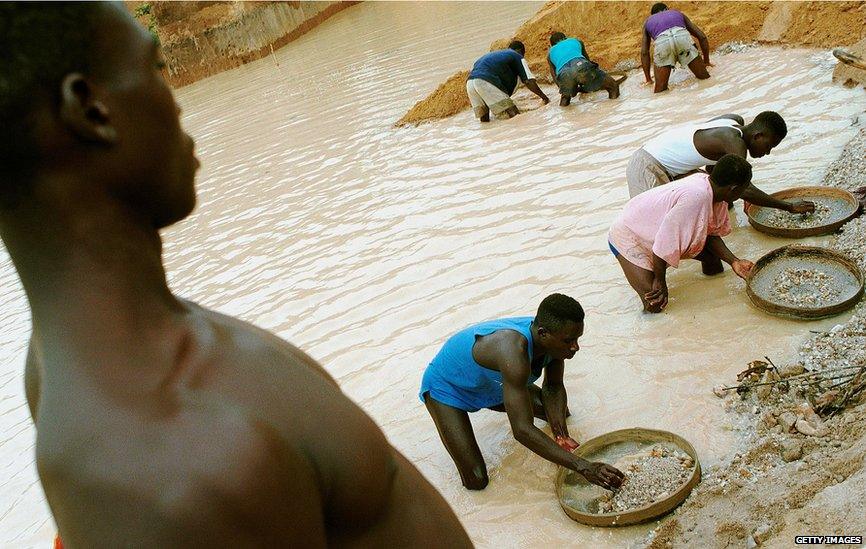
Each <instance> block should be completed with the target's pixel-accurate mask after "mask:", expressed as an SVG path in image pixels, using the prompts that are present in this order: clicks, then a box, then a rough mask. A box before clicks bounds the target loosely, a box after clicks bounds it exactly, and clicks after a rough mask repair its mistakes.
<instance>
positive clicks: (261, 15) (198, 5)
mask: <svg viewBox="0 0 866 549" xmlns="http://www.w3.org/2000/svg"><path fill="white" fill-rule="evenodd" d="M357 3H358V2H357V1H344V2H315V1H300V2H297V1H296V2H213V1H208V2H127V6H128V7H129V9H130V11H132V12H133V13H134V14H135V15H136V16H137V18H138V19H139V20H140V21H141V22H142V23H143V24H145V25H146V26H148V27H149V28H150V29H151V32H154V33H155V34H156V35H157V36H158V37H159V40H160V43H161V44H162V51H163V55H164V56H165V60H166V63H167V65H168V68H167V71H166V77H167V78H168V81H169V83H170V84H171V85H172V86H174V87H180V86H185V85H186V84H191V83H192V82H195V81H197V80H201V79H202V78H205V77H207V76H210V75H213V74H217V73H219V72H222V71H224V70H228V69H231V68H234V67H237V66H239V65H243V64H244V63H248V62H250V61H254V60H256V59H260V58H262V57H264V56H266V55H270V53H271V52H272V51H274V50H276V49H278V48H280V47H282V46H284V45H285V44H287V43H288V42H291V41H292V40H294V39H296V38H298V37H299V36H301V35H302V34H304V33H306V32H308V31H309V30H310V29H312V28H313V27H315V26H317V25H319V24H320V23H321V22H322V21H324V20H325V19H327V18H328V17H331V16H332V15H334V14H335V13H337V12H339V11H341V10H343V9H345V8H347V7H349V6H352V5H354V4H357Z"/></svg>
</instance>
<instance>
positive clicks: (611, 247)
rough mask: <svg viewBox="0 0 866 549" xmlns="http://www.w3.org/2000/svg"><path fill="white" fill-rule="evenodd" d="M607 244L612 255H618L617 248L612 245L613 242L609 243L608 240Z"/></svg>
mask: <svg viewBox="0 0 866 549" xmlns="http://www.w3.org/2000/svg"><path fill="white" fill-rule="evenodd" d="M607 245H608V246H609V247H610V252H611V253H612V254H613V256H614V257H619V250H617V249H616V248H614V247H613V244H611V243H610V240H608V241H607Z"/></svg>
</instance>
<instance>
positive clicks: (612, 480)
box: [580, 461, 625, 490]
mask: <svg viewBox="0 0 866 549" xmlns="http://www.w3.org/2000/svg"><path fill="white" fill-rule="evenodd" d="M580 474H581V475H583V477H584V478H585V479H586V480H588V481H589V482H591V483H593V484H595V485H597V486H601V487H602V488H607V489H608V490H614V489H616V488H619V487H620V485H621V484H622V481H623V479H624V478H625V475H623V474H622V472H621V471H620V470H619V469H617V468H616V467H611V466H610V465H608V464H606V463H601V462H599V461H596V462H591V463H589V464H588V465H587V466H586V469H584V470H583V471H580Z"/></svg>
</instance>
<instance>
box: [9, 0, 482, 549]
mask: <svg viewBox="0 0 866 549" xmlns="http://www.w3.org/2000/svg"><path fill="white" fill-rule="evenodd" d="M0 47H2V51H3V52H4V57H5V60H4V62H3V64H2V66H0V85H2V89H3V94H2V96H0V113H2V119H3V120H4V127H3V129H2V130H0V135H2V143H0V145H2V147H0V149H2V150H0V161H2V164H0V165H2V166H3V171H4V173H3V176H4V177H3V179H2V183H0V197H2V199H3V200H2V202H0V236H2V239H3V241H4V243H5V245H6V247H7V248H8V250H9V254H10V255H11V257H12V261H13V263H14V264H15V267H16V269H17V271H18V273H19V275H20V277H21V281H22V283H23V286H24V289H25V291H26V292H27V297H28V300H29V303H30V306H31V309H32V320H33V335H32V339H31V342H30V350H29V355H28V360H27V368H26V373H25V383H26V389H27V399H28V403H29V405H30V410H31V413H32V415H33V417H34V420H35V422H36V428H37V436H36V465H37V468H38V471H39V477H40V479H41V481H42V486H43V488H44V490H45V495H46V497H47V500H48V504H49V506H50V508H51V512H52V514H53V515H54V518H55V520H56V522H57V525H58V527H59V530H60V535H61V537H62V538H63V541H64V542H65V544H66V547H68V548H75V547H126V546H140V547H184V548H189V547H326V546H348V545H351V546H360V547H387V546H426V547H431V546H447V547H451V546H454V547H470V546H471V543H470V541H469V539H468V537H467V536H466V533H465V532H464V530H463V529H462V527H461V526H460V523H459V522H458V520H457V518H456V517H455V516H454V513H453V512H452V511H451V509H449V507H448V506H447V504H446V503H445V501H444V500H443V499H442V497H441V496H440V495H439V494H438V493H437V492H436V491H435V490H434V489H433V487H432V486H431V485H430V484H429V483H428V482H427V481H426V480H425V479H424V478H423V477H422V476H421V475H420V474H419V472H418V471H417V470H416V469H415V468H414V467H413V466H412V465H411V464H409V462H408V461H407V460H406V459H405V458H404V457H403V456H402V455H400V454H399V453H398V452H397V451H396V450H395V449H394V448H393V447H392V446H391V445H390V444H389V443H388V441H387V440H386V438H385V436H384V434H383V433H382V431H381V430H380V429H379V428H378V427H377V426H376V425H375V424H374V423H373V421H372V420H371V419H370V418H369V417H368V416H367V415H366V414H364V412H363V411H361V409H360V408H358V406H356V405H355V404H353V403H352V402H351V401H350V400H349V399H348V398H346V397H345V396H344V395H343V394H342V393H341V392H340V389H339V387H338V386H337V384H336V383H335V382H334V380H333V379H332V378H331V377H330V376H329V375H328V374H327V373H326V372H325V371H324V370H323V369H322V367H321V366H319V365H318V364H317V363H316V362H314V361H313V360H312V359H311V358H309V357H308V356H307V355H305V354H304V353H303V352H302V351H300V350H299V349H297V348H295V347H293V346H292V345H290V344H288V343H286V342H285V341H283V340H281V339H279V338H277V337H276V336H274V335H272V334H270V333H268V332H266V331H264V330H260V329H257V328H256V327H254V326H252V325H250V324H247V323H245V322H242V321H240V320H237V319H234V318H231V317H227V316H224V315H221V314H218V313H215V312H213V311H209V310H207V309H204V308H202V307H200V306H198V305H195V304H194V303H190V302H188V301H184V300H182V299H180V298H178V297H176V296H174V295H173V294H172V293H171V291H170V290H169V288H168V285H167V283H166V276H165V271H164V269H163V266H162V261H161V247H162V246H161V239H160V235H159V230H160V229H162V228H164V227H167V226H169V225H171V224H172V223H175V222H177V221H179V220H181V219H183V218H184V217H186V216H187V215H188V214H189V213H190V212H191V211H192V209H193V207H194V205H195V191H194V187H193V179H194V174H195V171H196V169H197V168H198V162H197V160H196V159H195V157H194V155H193V142H192V139H190V137H189V136H188V135H187V134H186V133H184V132H183V130H182V129H181V127H180V123H179V118H178V112H179V111H178V107H177V104H176V103H175V102H174V98H173V97H172V93H171V90H170V89H169V87H168V85H167V84H166V82H165V81H164V79H163V76H162V72H161V71H162V68H163V67H164V65H163V62H162V60H161V59H160V53H159V49H158V46H157V45H156V44H155V43H154V41H153V40H152V38H151V35H150V34H149V33H148V32H147V30H146V29H144V28H142V27H140V26H139V25H138V24H137V23H135V21H134V20H133V19H132V17H131V16H130V15H129V14H128V13H127V12H126V10H125V9H124V8H123V6H122V5H120V4H118V5H114V4H101V3H93V4H89V3H88V4H65V3H61V4H55V5H51V6H50V7H47V6H44V5H41V6H40V5H32V4H30V5H27V3H22V4H18V5H16V4H5V3H4V4H0Z"/></svg>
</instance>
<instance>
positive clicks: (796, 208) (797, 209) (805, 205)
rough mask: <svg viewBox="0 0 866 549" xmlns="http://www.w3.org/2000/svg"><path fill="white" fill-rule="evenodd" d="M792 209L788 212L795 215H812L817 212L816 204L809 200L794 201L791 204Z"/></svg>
mask: <svg viewBox="0 0 866 549" xmlns="http://www.w3.org/2000/svg"><path fill="white" fill-rule="evenodd" d="M789 204H790V205H791V209H789V210H788V211H789V212H791V213H795V214H804V213H812V212H814V211H815V203H814V202H809V201H808V200H794V201H793V202H789Z"/></svg>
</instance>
